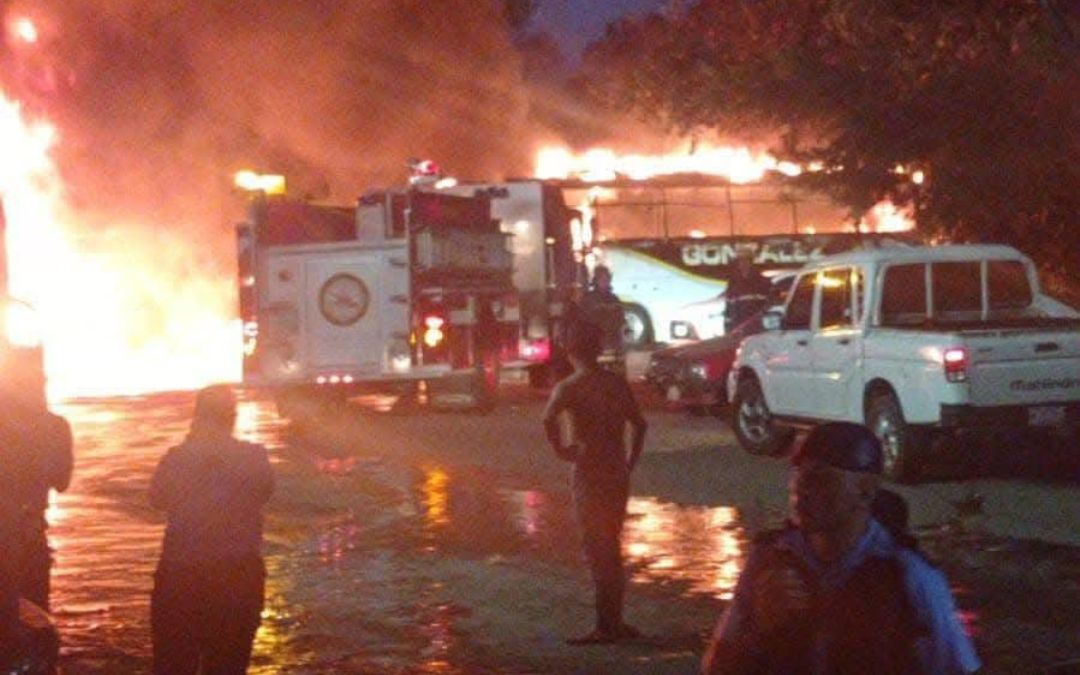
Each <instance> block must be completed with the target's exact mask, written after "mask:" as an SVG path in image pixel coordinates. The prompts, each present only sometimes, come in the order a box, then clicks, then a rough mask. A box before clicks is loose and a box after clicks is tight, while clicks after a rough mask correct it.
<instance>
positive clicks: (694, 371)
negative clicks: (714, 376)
mask: <svg viewBox="0 0 1080 675" xmlns="http://www.w3.org/2000/svg"><path fill="white" fill-rule="evenodd" d="M690 375H691V376H692V377H695V378H697V379H699V380H704V379H707V378H708V377H709V369H708V367H706V366H705V364H704V363H695V364H694V365H692V366H690Z"/></svg>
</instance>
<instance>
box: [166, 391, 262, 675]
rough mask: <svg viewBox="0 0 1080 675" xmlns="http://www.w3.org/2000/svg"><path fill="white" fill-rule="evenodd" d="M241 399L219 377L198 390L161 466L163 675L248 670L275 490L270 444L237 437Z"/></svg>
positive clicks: (231, 674)
mask: <svg viewBox="0 0 1080 675" xmlns="http://www.w3.org/2000/svg"><path fill="white" fill-rule="evenodd" d="M235 422H236V398H235V396H234V394H233V392H232V390H231V389H230V388H229V387H227V386H224V385H216V386H212V387H207V388H206V389H203V390H201V391H200V392H199V393H198V395H197V396H196V399H195V413H194V418H193V420H192V424H191V430H190V433H189V434H188V436H187V438H185V439H184V441H183V442H182V443H181V444H180V445H178V446H176V447H174V448H172V449H170V450H169V451H168V452H167V453H166V454H165V456H164V457H163V458H162V460H161V462H160V464H159V465H158V467H157V470H156V471H155V472H154V476H153V479H152V481H151V485H150V503H151V504H152V505H153V506H154V507H155V508H157V509H160V510H162V511H164V512H165V519H166V525H165V538H164V542H163V544H162V550H161V558H160V560H159V562H158V567H157V571H156V572H155V575H154V590H153V595H152V597H151V628H152V633H153V652H154V673H155V675H179V674H192V675H193V674H194V673H196V672H198V671H199V668H200V666H201V672H202V673H203V674H204V675H234V674H235V675H239V674H242V673H244V672H246V671H247V666H248V662H249V660H250V658H251V648H252V644H253V640H254V637H255V631H256V630H257V629H258V627H259V621H260V615H261V613H262V608H263V593H264V589H265V579H266V570H265V567H264V565H263V559H262V534H263V532H262V531H263V515H262V509H263V506H264V505H265V504H266V502H267V501H268V500H269V498H270V495H271V493H272V492H273V489H274V476H273V472H272V470H271V467H270V461H269V458H268V456H267V451H266V448H264V447H262V446H261V445H256V444H253V443H246V442H243V441H240V440H237V439H236V438H234V437H233V427H234V424H235Z"/></svg>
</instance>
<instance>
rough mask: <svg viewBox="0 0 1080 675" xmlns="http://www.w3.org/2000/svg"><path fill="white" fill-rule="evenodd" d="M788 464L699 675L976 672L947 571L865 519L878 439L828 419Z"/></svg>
mask: <svg viewBox="0 0 1080 675" xmlns="http://www.w3.org/2000/svg"><path fill="white" fill-rule="evenodd" d="M792 463H793V467H792V473H791V481H790V485H789V500H790V521H789V523H788V525H787V526H786V527H785V528H783V529H781V530H778V531H774V532H768V533H766V534H764V535H762V536H761V537H758V538H757V540H756V541H755V544H754V546H753V548H752V550H751V552H750V555H749V557H748V559H747V563H746V568H745V569H744V570H743V572H742V574H741V575H740V577H739V581H738V584H737V585H736V588H735V592H734V597H733V598H732V601H731V604H730V605H729V606H728V607H727V610H726V611H725V612H724V615H723V617H722V618H721V619H720V621H719V623H718V624H717V627H716V630H715V632H714V634H713V637H712V640H711V642H710V644H709V646H708V649H707V651H706V654H705V657H704V660H703V664H702V671H703V673H706V674H707V675H715V674H718V673H725V674H735V673H754V674H755V675H763V674H770V673H775V674H777V675H779V674H781V673H782V674H785V675H793V674H800V673H808V674H817V673H821V674H825V673H828V674H830V675H832V674H836V675H846V674H849V673H850V674H853V675H854V674H855V673H875V674H890V673H896V674H897V675H899V674H901V673H905V674H906V673H927V674H942V675H951V674H953V673H973V672H975V671H977V670H978V669H979V668H980V662H979V659H978V657H977V656H976V654H975V650H974V647H973V646H972V644H971V641H970V640H969V638H968V637H967V635H966V634H965V633H964V631H963V629H962V628H961V626H960V623H959V621H958V619H957V615H956V607H955V604H954V602H953V598H952V594H951V592H950V591H949V586H948V584H947V582H946V580H945V577H944V575H943V574H942V573H941V572H940V571H938V570H937V569H936V568H934V567H933V566H932V565H930V563H928V562H927V561H926V559H925V558H923V557H922V556H921V555H920V554H919V553H917V552H916V551H914V550H912V549H911V548H909V547H907V546H904V545H902V544H900V543H898V542H897V541H895V540H894V538H893V537H892V535H890V533H889V531H888V530H887V529H886V528H885V527H884V526H882V524H881V523H879V522H878V521H877V520H876V519H875V518H874V516H873V509H874V506H875V502H876V497H877V492H878V484H879V482H880V474H881V470H882V452H881V444H880V443H879V442H878V440H877V438H876V437H875V436H874V435H873V434H872V433H871V432H870V431H869V430H868V429H866V427H864V426H862V425H858V424H851V423H847V422H835V423H829V424H824V425H821V426H819V427H817V428H815V429H814V430H813V431H811V432H810V433H809V435H808V436H807V438H806V440H805V441H804V443H803V444H802V446H801V447H800V448H798V449H797V450H796V452H795V454H794V456H793V460H792Z"/></svg>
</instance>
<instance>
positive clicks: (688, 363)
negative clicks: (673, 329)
mask: <svg viewBox="0 0 1080 675" xmlns="http://www.w3.org/2000/svg"><path fill="white" fill-rule="evenodd" d="M761 316H762V312H758V313H757V314H754V315H753V316H751V317H750V318H748V319H747V320H745V321H743V322H742V323H741V324H739V325H738V326H735V327H734V328H732V329H731V331H730V332H728V333H727V334H725V335H723V336H721V337H715V338H711V339H708V340H702V341H701V342H693V343H690V344H685V345H679V346H677V347H667V348H665V349H659V350H657V351H655V352H653V354H652V357H651V358H650V359H649V366H648V368H647V369H646V370H645V381H646V382H648V383H649V384H650V385H651V386H653V387H654V388H655V389H656V390H657V391H659V392H660V393H661V394H663V395H664V396H665V397H666V398H667V400H668V402H669V403H670V404H672V405H673V406H675V407H678V408H683V409H686V410H688V411H690V412H691V413H695V414H701V413H705V412H711V413H714V414H718V413H719V412H720V411H721V410H723V408H724V406H725V405H727V396H726V394H725V393H724V392H725V383H726V382H727V374H728V370H729V369H730V368H731V364H732V362H733V361H734V360H735V350H736V349H738V348H739V343H741V342H742V341H743V339H744V338H746V337H748V336H750V335H754V334H755V333H760V332H761V331H762V327H761Z"/></svg>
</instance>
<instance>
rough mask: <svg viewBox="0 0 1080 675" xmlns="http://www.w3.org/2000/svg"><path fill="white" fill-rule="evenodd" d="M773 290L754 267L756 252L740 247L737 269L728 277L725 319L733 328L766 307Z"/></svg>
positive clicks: (729, 327)
mask: <svg viewBox="0 0 1080 675" xmlns="http://www.w3.org/2000/svg"><path fill="white" fill-rule="evenodd" d="M771 291H772V284H771V283H769V280H768V279H767V278H766V277H765V276H764V275H763V274H761V272H758V271H757V270H756V269H755V268H754V252H753V251H751V250H750V249H740V250H739V252H738V254H737V255H736V256H735V269H734V271H733V273H732V275H731V278H730V279H728V286H727V290H726V291H724V298H725V305H724V306H725V309H724V313H725V317H724V318H725V321H726V322H727V327H728V329H731V328H733V327H735V326H737V325H739V324H740V323H742V322H743V321H744V320H746V319H747V318H748V317H750V316H751V315H752V314H754V313H755V312H757V311H758V310H760V309H761V308H762V307H764V306H765V305H766V304H767V303H768V301H769V296H770V294H771Z"/></svg>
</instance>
